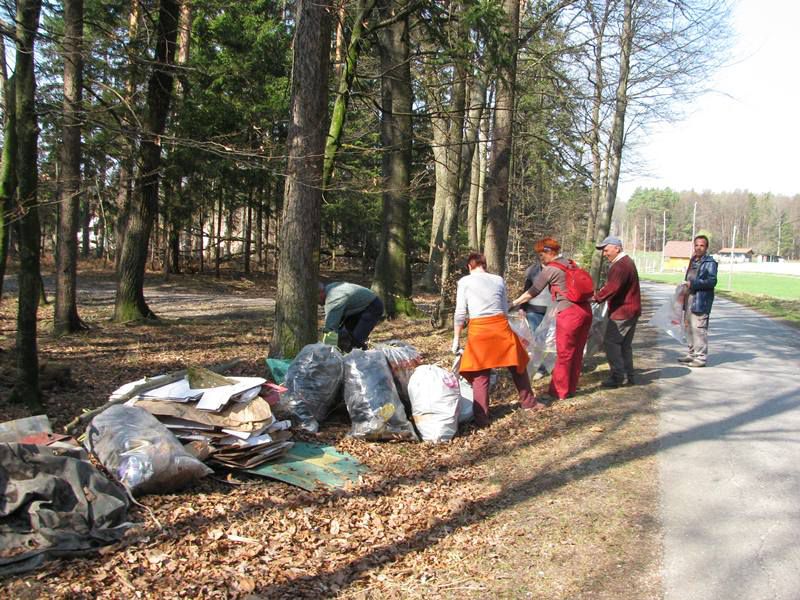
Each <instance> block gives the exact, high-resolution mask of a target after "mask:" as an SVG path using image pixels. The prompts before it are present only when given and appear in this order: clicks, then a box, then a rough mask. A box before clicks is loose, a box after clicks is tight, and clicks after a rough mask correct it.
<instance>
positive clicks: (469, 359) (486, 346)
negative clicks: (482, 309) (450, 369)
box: [459, 313, 528, 373]
mask: <svg viewBox="0 0 800 600" xmlns="http://www.w3.org/2000/svg"><path fill="white" fill-rule="evenodd" d="M527 365H528V353H527V352H526V351H525V348H524V347H523V346H522V342H520V341H519V338H518V337H517V336H516V334H515V333H514V332H513V331H512V330H511V326H510V325H509V324H508V318H507V317H506V315H505V314H504V313H500V314H497V315H491V316H489V317H478V318H477V319H470V321H469V325H468V327H467V345H466V347H465V348H464V355H463V356H462V357H461V367H460V368H459V371H460V372H461V373H469V372H473V371H483V370H485V369H494V368H496V367H516V370H517V373H523V372H524V371H525V368H526V367H527Z"/></svg>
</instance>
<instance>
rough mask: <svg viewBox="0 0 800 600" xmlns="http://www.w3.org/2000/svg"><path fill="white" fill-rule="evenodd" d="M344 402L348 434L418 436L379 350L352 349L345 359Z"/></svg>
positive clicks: (379, 437) (382, 437) (387, 437)
mask: <svg viewBox="0 0 800 600" xmlns="http://www.w3.org/2000/svg"><path fill="white" fill-rule="evenodd" d="M344 402H345V405H346V406H347V412H348V413H349V415H350V421H351V422H352V427H351V429H350V435H352V436H353V437H361V438H366V439H371V440H391V439H403V440H417V439H418V438H417V435H416V433H414V428H413V426H412V425H411V423H410V422H409V420H408V417H407V416H406V411H405V409H404V408H403V404H402V402H400V396H399V395H398V394H397V388H396V387H395V385H394V380H393V379H392V372H391V371H390V370H389V365H388V363H387V362H386V358H385V356H384V354H383V352H381V351H380V350H367V351H364V350H353V351H352V352H351V353H350V354H348V355H347V356H346V357H345V359H344Z"/></svg>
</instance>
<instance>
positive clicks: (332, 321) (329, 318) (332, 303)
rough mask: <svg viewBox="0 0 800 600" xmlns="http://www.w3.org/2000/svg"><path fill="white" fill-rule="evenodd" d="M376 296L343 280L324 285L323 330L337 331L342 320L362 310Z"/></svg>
mask: <svg viewBox="0 0 800 600" xmlns="http://www.w3.org/2000/svg"><path fill="white" fill-rule="evenodd" d="M375 298H377V296H376V295H375V294H373V293H372V291H371V290H369V289H367V288H365V287H362V286H360V285H356V284H355V283H346V282H344V281H334V282H333V283H329V284H328V285H326V286H325V325H324V327H323V329H324V330H325V331H337V330H338V329H339V327H340V326H341V324H342V321H344V320H345V318H347V317H349V316H350V315H355V314H358V313H361V312H364V309H366V308H367V306H369V305H370V304H371V303H372V302H373V301H374V300H375Z"/></svg>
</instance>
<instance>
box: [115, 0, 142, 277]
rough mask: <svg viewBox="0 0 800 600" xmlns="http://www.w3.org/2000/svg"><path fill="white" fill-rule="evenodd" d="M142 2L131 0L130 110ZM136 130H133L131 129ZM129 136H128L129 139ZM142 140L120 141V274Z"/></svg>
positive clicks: (125, 138)
mask: <svg viewBox="0 0 800 600" xmlns="http://www.w3.org/2000/svg"><path fill="white" fill-rule="evenodd" d="M140 1H141V0H130V6H131V10H130V13H129V15H128V44H127V49H126V50H127V54H128V64H127V69H128V73H127V75H128V80H127V82H126V84H125V102H124V105H125V106H126V107H132V106H133V105H134V100H133V98H134V96H135V95H136V87H137V85H138V83H137V80H138V78H139V68H138V65H139V56H137V51H138V47H139V20H140V19H141V12H142V11H141V6H140V5H139V3H140ZM137 118H138V117H137V115H135V114H134V115H127V116H126V117H125V119H126V120H127V121H129V122H135V121H136V120H137ZM131 129H132V128H131ZM125 133H127V134H128V135H125ZM135 135H136V136H138V132H136V133H134V132H133V131H132V130H131V131H128V132H123V135H122V136H121V138H120V145H121V147H122V156H121V157H120V162H119V189H118V190H117V221H116V227H115V237H116V247H115V249H114V250H115V254H114V268H115V269H116V272H117V273H119V272H120V261H121V259H122V247H123V246H124V244H125V234H126V232H127V229H128V215H129V214H130V211H131V197H132V195H133V189H132V188H133V185H132V182H133V178H134V174H135V173H134V169H135V162H134V155H135V153H136V143H135V142H134V141H133V138H134V136H135Z"/></svg>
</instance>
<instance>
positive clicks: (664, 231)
mask: <svg viewBox="0 0 800 600" xmlns="http://www.w3.org/2000/svg"><path fill="white" fill-rule="evenodd" d="M666 247H667V211H664V219H663V223H662V227H661V271H660V272H661V273H663V272H664V248H666Z"/></svg>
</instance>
